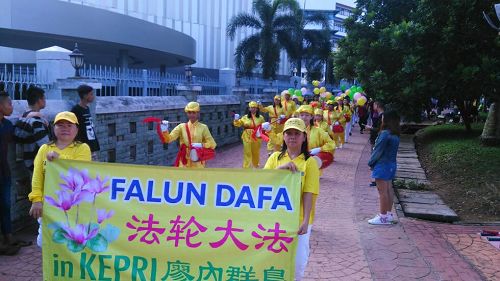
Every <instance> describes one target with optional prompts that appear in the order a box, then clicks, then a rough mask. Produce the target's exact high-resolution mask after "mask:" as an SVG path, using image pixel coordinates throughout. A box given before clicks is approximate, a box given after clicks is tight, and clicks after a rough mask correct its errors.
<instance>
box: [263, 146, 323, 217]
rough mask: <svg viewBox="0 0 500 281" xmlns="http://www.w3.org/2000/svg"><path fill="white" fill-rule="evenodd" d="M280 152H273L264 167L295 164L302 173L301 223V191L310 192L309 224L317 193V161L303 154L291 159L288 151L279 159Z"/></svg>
mask: <svg viewBox="0 0 500 281" xmlns="http://www.w3.org/2000/svg"><path fill="white" fill-rule="evenodd" d="M280 153H281V152H279V151H278V152H275V153H273V154H272V155H271V156H270V157H269V158H268V159H267V162H266V165H265V166H264V169H276V168H278V167H279V166H281V165H283V164H286V163H288V162H290V161H292V162H293V163H295V166H297V168H298V169H299V171H300V172H301V173H302V183H301V191H300V194H301V197H300V221H299V223H302V221H303V220H304V206H303V202H302V194H303V193H306V192H308V193H312V195H313V196H312V207H311V216H310V217H309V224H312V223H313V220H314V209H315V208H316V197H317V196H318V194H319V168H318V163H317V162H316V160H314V158H312V157H309V158H308V159H307V160H305V158H304V154H300V155H299V156H297V157H295V159H293V160H291V159H290V157H289V156H288V153H287V152H285V155H283V157H282V158H281V159H278V156H279V155H280Z"/></svg>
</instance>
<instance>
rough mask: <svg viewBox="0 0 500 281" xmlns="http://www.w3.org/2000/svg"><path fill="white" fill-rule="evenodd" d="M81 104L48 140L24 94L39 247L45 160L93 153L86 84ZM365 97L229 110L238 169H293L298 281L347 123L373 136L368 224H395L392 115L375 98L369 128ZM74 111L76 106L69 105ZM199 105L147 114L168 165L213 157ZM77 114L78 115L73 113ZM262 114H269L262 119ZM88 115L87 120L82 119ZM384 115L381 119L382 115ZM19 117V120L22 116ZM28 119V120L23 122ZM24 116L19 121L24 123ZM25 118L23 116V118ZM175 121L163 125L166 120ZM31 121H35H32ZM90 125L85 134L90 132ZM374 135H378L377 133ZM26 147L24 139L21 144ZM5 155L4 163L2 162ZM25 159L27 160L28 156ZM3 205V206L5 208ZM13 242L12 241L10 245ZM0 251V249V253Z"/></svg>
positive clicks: (39, 95)
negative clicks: (323, 178)
mask: <svg viewBox="0 0 500 281" xmlns="http://www.w3.org/2000/svg"><path fill="white" fill-rule="evenodd" d="M79 93H80V98H81V100H82V102H83V105H82V102H81V103H80V104H79V105H77V106H75V108H73V110H72V111H73V112H66V111H65V112H60V113H58V114H57V115H56V118H55V120H54V126H53V130H54V133H53V135H54V136H53V137H52V138H51V140H50V141H48V137H47V136H48V131H49V130H50V128H49V127H50V126H48V122H47V121H46V120H45V119H43V116H42V115H41V114H40V112H39V110H40V109H42V108H43V107H44V106H45V97H44V95H43V90H41V89H38V88H33V89H31V90H30V93H28V96H29V97H30V98H31V100H29V103H30V107H31V109H32V111H30V112H27V113H26V114H23V117H22V118H28V119H29V118H35V119H33V120H31V119H29V120H30V122H31V125H32V126H33V124H35V123H36V122H35V121H37V122H41V123H40V125H39V127H40V128H41V129H40V130H42V129H43V133H40V136H41V137H40V138H38V139H37V140H42V139H43V140H44V141H38V142H34V144H33V145H32V146H31V147H30V150H29V152H30V153H29V155H30V157H31V160H30V161H27V163H28V164H29V165H30V168H31V169H30V171H32V173H31V177H32V192H31V193H30V194H29V200H30V201H31V202H32V207H31V209H30V215H31V216H33V217H34V218H35V219H37V220H38V222H39V223H40V229H39V237H38V239H37V244H38V245H39V246H41V219H42V217H43V214H42V204H43V200H42V198H43V190H44V188H43V184H44V180H43V179H44V175H45V165H46V162H47V161H52V160H54V159H57V158H61V159H79V160H85V161H96V160H97V157H96V154H95V153H94V152H95V151H96V150H98V149H99V148H98V143H97V139H96V138H95V134H94V132H93V123H92V121H91V120H87V119H88V118H90V117H89V116H90V113H89V111H88V107H87V106H86V105H87V104H88V103H90V102H92V101H93V93H92V88H90V87H88V86H81V87H80V88H79ZM365 103H366V98H365V99H364V101H363V102H362V103H359V102H358V103H355V101H354V100H351V98H350V96H349V95H348V94H347V93H342V94H339V95H337V96H336V97H333V96H332V97H331V98H328V99H319V98H318V99H316V100H314V101H311V102H303V101H299V100H298V99H295V98H292V95H291V93H290V92H289V91H288V90H285V91H283V92H282V93H281V95H276V96H274V98H273V103H272V104H271V105H268V106H264V105H262V103H261V102H260V101H251V102H249V103H248V108H247V112H245V113H241V114H239V113H235V114H234V117H233V126H235V127H238V128H242V129H243V132H242V135H241V140H242V143H243V163H242V167H243V168H253V169H259V168H262V167H263V168H264V169H286V170H290V171H291V172H300V173H301V175H302V182H301V201H300V222H299V229H298V230H297V233H298V235H299V237H298V247H297V254H296V269H295V271H296V273H295V275H296V280H301V278H302V276H303V275H304V271H305V268H306V265H307V261H308V256H309V237H310V234H311V230H312V225H313V220H314V210H315V204H316V198H317V196H318V194H319V189H320V184H319V178H320V175H321V173H322V171H323V170H324V169H325V168H327V167H329V166H330V165H332V163H334V159H335V158H334V156H335V150H336V149H341V148H343V147H344V146H345V145H346V144H348V143H349V136H351V130H352V128H353V126H354V125H355V124H354V123H355V122H356V121H359V122H358V124H359V126H360V132H361V133H363V130H364V129H365V128H368V129H370V132H371V133H372V134H375V136H377V135H378V138H377V137H375V139H374V140H373V141H372V145H374V149H373V152H372V157H371V159H370V162H369V163H368V164H369V166H370V168H371V169H372V170H373V173H372V177H373V178H374V179H375V183H376V185H377V188H378V190H379V195H380V214H378V215H377V216H375V217H374V218H373V219H371V220H369V221H368V222H369V223H370V224H376V225H379V224H391V223H394V217H393V215H392V213H391V210H392V197H393V194H392V187H391V180H392V179H393V178H394V175H395V170H396V161H395V155H396V153H397V148H398V145H399V116H397V114H394V113H392V112H389V113H385V114H384V111H383V105H382V104H381V103H375V105H374V107H373V108H374V109H376V111H377V113H378V117H377V118H378V119H375V118H373V122H371V124H370V125H367V124H366V120H367V118H366V116H367V104H365ZM76 109H78V110H76ZM200 110H201V109H200V104H199V103H197V102H194V101H192V102H189V103H188V104H187V105H186V106H185V108H184V111H185V113H186V116H187V122H169V121H168V120H161V119H158V118H154V117H150V118H146V119H145V120H144V121H145V122H155V123H156V131H157V133H158V136H159V139H160V140H161V142H163V143H171V142H174V141H176V140H178V141H179V151H178V154H177V157H176V160H175V164H174V166H176V167H180V168H204V167H205V164H206V162H207V161H210V160H211V159H213V158H214V157H215V148H216V146H217V144H216V142H215V140H214V138H213V137H212V135H211V133H210V130H209V128H208V126H207V125H205V124H203V123H201V122H200V121H199V117H200ZM80 111H82V112H80ZM11 113H12V102H11V100H10V97H9V96H8V95H7V94H6V93H1V94H0V121H1V126H0V133H1V138H0V141H1V143H0V147H1V148H2V161H1V162H2V166H1V167H0V168H1V169H0V172H1V174H0V180H1V181H0V183H1V186H0V187H1V188H0V191H1V192H2V193H1V195H2V196H1V198H2V200H5V202H3V203H2V213H1V214H2V216H1V219H2V221H1V222H2V224H1V226H2V233H3V234H4V244H5V245H4V246H2V248H0V250H1V251H4V252H5V254H13V253H15V252H17V250H18V248H12V247H14V246H13V245H16V244H15V243H14V242H11V241H10V240H9V239H11V236H12V235H11V231H12V228H11V225H10V209H9V208H8V206H10V203H8V202H7V201H6V200H7V199H8V198H10V194H9V193H5V191H6V190H10V173H9V167H8V166H5V165H7V161H6V159H7V143H8V142H10V141H12V140H14V141H20V140H21V137H20V136H17V135H16V134H14V126H13V125H12V124H11V123H10V121H8V120H7V119H6V118H5V117H6V116H9V115H10V114H11ZM263 114H267V115H268V116H269V120H268V121H266V118H265V117H264V116H263ZM82 116H87V117H88V118H87V119H85V117H82ZM384 118H386V120H384ZM23 120H24V119H23ZM26 120H27V119H26ZM26 120H25V121H26ZM26 122H27V121H26ZM172 124H176V126H175V127H174V128H173V129H172V130H170V129H171V128H170V127H171V125H172ZM37 126H38V125H37ZM89 128H90V131H91V134H89V133H88V132H89ZM79 131H83V132H84V136H86V137H87V138H84V139H78V138H77V135H78V132H79ZM379 132H380V133H379ZM262 142H266V143H267V144H266V147H267V151H268V158H267V160H266V163H265V165H263V166H262V165H261V161H260V149H261V146H262ZM24 145H25V146H26V144H24ZM4 160H5V161H4ZM27 160H29V159H27ZM4 209H5V210H4ZM16 247H17V246H16ZM2 253H3V252H2Z"/></svg>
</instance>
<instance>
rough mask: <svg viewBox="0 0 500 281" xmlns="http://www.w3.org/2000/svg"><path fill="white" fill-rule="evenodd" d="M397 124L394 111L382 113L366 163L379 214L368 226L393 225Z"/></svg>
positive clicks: (398, 128)
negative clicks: (375, 194) (368, 167)
mask: <svg viewBox="0 0 500 281" xmlns="http://www.w3.org/2000/svg"><path fill="white" fill-rule="evenodd" d="M399 122H400V118H399V115H398V114H397V113H396V112H395V111H389V112H385V113H384V115H383V116H382V125H381V126H380V133H379V135H378V137H377V140H376V141H375V147H374V148H373V151H372V155H371V157H370V161H368V166H370V169H371V170H372V178H374V179H375V182H376V183H377V189H378V194H379V197H380V214H378V215H376V216H375V217H374V218H373V219H370V220H368V223H369V224H392V223H394V216H393V214H392V205H393V203H394V190H393V189H392V180H393V179H394V177H395V176H396V167H397V164H396V155H397V153H398V148H399V133H400V127H399Z"/></svg>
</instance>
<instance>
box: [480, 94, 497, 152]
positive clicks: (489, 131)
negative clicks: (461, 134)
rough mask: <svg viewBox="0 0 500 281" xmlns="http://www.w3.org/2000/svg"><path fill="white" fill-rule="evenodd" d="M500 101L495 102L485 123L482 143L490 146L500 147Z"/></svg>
mask: <svg viewBox="0 0 500 281" xmlns="http://www.w3.org/2000/svg"><path fill="white" fill-rule="evenodd" d="M498 106H499V103H498V101H496V102H493V103H492V104H491V106H490V111H489V112H488V117H487V118H486V122H485V123H484V128H483V133H482V134H481V143H482V144H483V145H489V146H500V110H498Z"/></svg>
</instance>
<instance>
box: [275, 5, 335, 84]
mask: <svg viewBox="0 0 500 281" xmlns="http://www.w3.org/2000/svg"><path fill="white" fill-rule="evenodd" d="M292 22H293V23H294V26H293V29H292V30H291V32H289V33H287V34H285V37H286V38H282V39H281V41H282V42H283V45H284V48H285V50H286V51H287V53H288V56H289V57H290V61H291V62H292V63H294V64H295V67H296V68H297V69H298V70H299V71H300V69H301V68H302V61H303V60H304V62H305V64H306V69H307V72H308V73H309V75H308V79H309V80H316V79H318V77H317V76H318V72H319V77H321V69H322V68H323V65H324V64H326V63H327V61H328V58H329V57H330V55H331V51H332V46H331V42H330V38H331V34H332V30H331V29H330V22H329V20H328V17H327V15H325V14H324V13H321V12H318V13H315V14H314V15H313V16H309V17H306V15H305V14H304V11H303V10H300V9H299V10H295V15H294V20H293V21H292ZM310 24H312V25H319V26H320V27H321V29H306V27H307V26H308V25H310Z"/></svg>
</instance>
